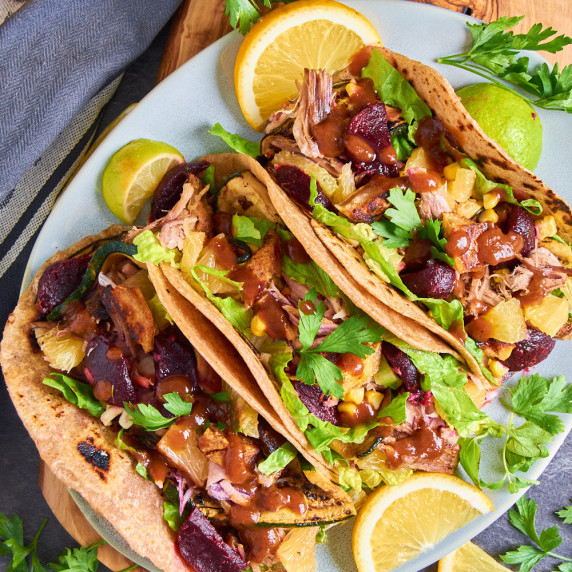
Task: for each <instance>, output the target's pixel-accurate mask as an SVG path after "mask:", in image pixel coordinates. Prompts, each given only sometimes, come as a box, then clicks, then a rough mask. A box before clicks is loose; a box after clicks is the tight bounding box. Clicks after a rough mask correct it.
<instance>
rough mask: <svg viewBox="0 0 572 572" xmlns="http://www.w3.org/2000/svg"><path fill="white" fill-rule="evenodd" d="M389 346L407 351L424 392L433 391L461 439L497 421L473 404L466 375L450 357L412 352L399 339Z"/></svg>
mask: <svg viewBox="0 0 572 572" xmlns="http://www.w3.org/2000/svg"><path fill="white" fill-rule="evenodd" d="M388 341H390V343H392V344H393V345H395V346H397V347H398V348H400V349H401V350H402V351H403V352H405V353H406V354H407V355H408V356H409V357H410V358H411V361H412V362H413V363H414V365H415V367H416V368H417V369H418V370H419V371H420V372H421V374H422V375H423V380H422V382H421V385H422V388H423V389H424V390H425V391H429V390H430V391H431V393H432V394H433V397H434V398H435V401H436V403H437V406H438V410H439V411H440V413H442V415H443V417H444V418H445V420H446V421H447V423H448V424H449V425H451V426H452V427H454V428H455V429H456V430H457V431H458V433H459V435H461V437H467V436H469V435H470V434H471V433H474V432H478V431H481V430H483V429H485V428H486V427H488V426H489V425H494V422H493V421H492V420H491V419H490V418H489V417H488V416H487V415H486V414H485V413H483V412H482V411H480V410H479V409H478V407H477V406H476V405H475V404H474V403H473V400H472V399H471V398H470V396H469V394H468V393H467V391H466V389H465V385H466V384H467V382H468V379H467V374H466V373H465V372H464V371H463V370H462V369H461V366H460V364H459V362H458V361H457V360H456V359H455V358H454V357H453V356H451V355H445V356H441V355H440V354H437V353H433V352H426V351H422V350H416V349H413V348H412V347H411V346H409V345H408V344H406V343H405V342H403V341H401V340H399V339H398V338H396V337H394V336H393V337H391V339H388Z"/></svg>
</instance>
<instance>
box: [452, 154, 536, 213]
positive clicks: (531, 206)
mask: <svg viewBox="0 0 572 572" xmlns="http://www.w3.org/2000/svg"><path fill="white" fill-rule="evenodd" d="M459 163H460V164H461V165H464V166H465V167H468V168H469V169H471V170H473V171H474V172H475V174H476V175H477V178H476V180H475V187H474V188H475V191H476V192H477V194H479V195H480V196H481V197H482V196H483V195H484V194H486V193H488V192H490V191H493V190H494V189H498V188H499V187H500V188H501V189H503V190H504V191H505V193H506V195H507V198H506V202H508V203H511V204H515V205H520V206H521V207H522V208H524V209H526V210H527V211H528V212H529V213H531V214H533V215H534V216H538V215H540V214H542V210H543V209H542V205H541V204H540V203H539V202H538V201H537V200H535V199H526V200H524V201H522V202H521V201H517V200H516V198H515V196H514V192H513V190H512V187H511V186H510V185H504V184H502V183H495V182H494V181H489V180H488V179H487V178H486V177H485V175H484V174H483V173H482V172H481V170H480V169H479V167H478V166H477V164H476V163H475V162H474V161H473V160H472V159H469V158H468V157H465V158H464V159H461V161H459Z"/></svg>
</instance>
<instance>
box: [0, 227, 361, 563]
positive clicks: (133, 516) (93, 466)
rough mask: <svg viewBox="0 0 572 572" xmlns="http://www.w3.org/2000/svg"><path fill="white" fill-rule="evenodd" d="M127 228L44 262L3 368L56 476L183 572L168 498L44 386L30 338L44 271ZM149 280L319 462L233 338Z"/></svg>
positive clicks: (239, 385)
mask: <svg viewBox="0 0 572 572" xmlns="http://www.w3.org/2000/svg"><path fill="white" fill-rule="evenodd" d="M124 230H125V228H124V227H120V226H113V227H111V228H109V229H107V230H105V231H103V232H102V233H100V234H99V235H96V236H90V237H87V238H84V239H83V240H81V241H80V242H78V243H76V244H74V245H73V246H71V247H70V248H68V249H66V250H63V251H61V252H59V253H58V254H56V255H55V256H53V257H52V258H50V260H48V261H47V262H46V263H45V264H44V265H43V267H42V268H41V269H40V271H39V272H38V274H37V275H36V277H35V278H34V280H33V282H32V284H31V285H30V286H29V287H28V289H27V290H26V291H25V292H24V294H23V295H22V297H21V298H20V300H19V302H18V305H17V307H16V309H15V310H14V312H13V313H12V314H11V315H10V316H9V318H8V321H7V324H6V329H5V330H4V337H3V340H2V344H1V349H0V363H1V365H2V370H3V373H4V377H5V379H6V385H7V387H8V391H9V393H10V396H11V398H12V401H13V402H14V405H15V407H16V409H17V411H18V414H19V415H20V417H21V419H22V421H23V422H24V425H25V427H26V429H27V430H28V432H29V433H30V435H31V437H32V438H33V440H34V442H35V443H36V446H37V448H38V451H39V453H40V456H41V457H42V459H43V460H44V462H45V463H47V465H48V466H49V467H50V469H51V470H52V471H53V473H54V474H55V475H56V477H57V478H58V479H59V480H61V481H62V482H63V483H64V484H65V485H66V486H67V487H69V488H71V489H74V490H76V491H77V492H78V493H80V494H81V496H82V497H83V498H84V499H85V500H86V501H87V502H88V503H89V505H90V506H91V507H92V508H93V510H94V511H95V512H97V513H98V514H100V515H101V516H103V517H104V518H105V519H106V520H107V521H108V522H109V523H110V524H111V525H112V526H113V527H114V528H115V530H116V531H117V532H118V533H119V534H120V535H121V536H122V537H123V538H124V539H125V540H126V541H127V542H128V544H129V546H130V547H131V548H132V549H133V551H134V552H136V553H137V554H139V555H140V556H142V557H144V558H148V559H149V560H151V561H152V562H153V563H154V564H155V565H156V566H158V567H159V568H162V569H164V570H168V571H169V572H171V571H173V572H178V571H184V570H185V571H186V570H189V566H188V565H187V564H186V563H185V562H184V561H183V560H182V559H181V558H180V556H179V554H178V552H177V551H176V549H175V545H174V540H175V536H174V533H173V531H172V530H171V529H170V528H169V527H168V525H167V524H166V522H165V521H164V519H163V498H162V496H161V493H160V491H159V489H158V488H157V487H156V485H155V484H153V483H151V482H149V481H147V480H145V479H143V478H141V477H140V476H139V475H138V474H137V473H136V472H135V470H134V460H133V458H132V457H131V456H130V455H129V454H128V453H126V452H125V451H122V450H121V449H119V448H118V446H117V433H116V432H115V431H113V430H112V429H110V428H108V427H105V426H103V424H102V423H101V422H100V421H99V419H96V418H94V417H92V416H91V415H90V414H89V413H87V412H86V411H84V410H82V409H79V408H78V407H76V406H75V405H72V404H71V403H69V402H68V401H67V400H66V399H64V398H63V396H62V395H61V393H60V392H58V391H56V390H54V389H52V388H50V387H48V386H46V385H44V384H42V379H43V378H44V377H46V376H47V375H48V374H49V373H50V372H51V371H53V368H50V366H49V364H48V363H47V361H46V360H45V359H44V357H43V355H42V353H41V351H40V350H39V349H38V348H37V347H36V346H35V344H33V343H32V338H31V337H30V333H31V324H32V323H33V322H34V321H35V320H37V317H38V310H37V307H36V303H35V299H36V293H37V289H38V282H39V279H40V276H41V275H42V273H43V271H44V269H45V268H46V267H47V266H49V265H50V264H52V263H54V262H57V261H59V260H63V259H66V258H68V257H70V256H72V255H73V254H75V253H77V252H78V251H80V250H82V249H84V248H86V247H88V246H90V245H91V244H93V243H94V242H99V241H101V240H102V239H107V238H111V237H113V236H115V235H117V234H119V233H121V232H122V231H124ZM149 275H150V279H151V281H152V282H153V284H154V286H155V289H156V291H157V294H158V296H159V299H160V300H161V303H162V304H163V305H164V306H165V308H166V309H167V311H168V312H169V314H170V315H171V316H172V317H173V318H174V319H175V320H176V323H177V325H178V326H179V328H180V329H181V331H182V332H183V334H184V335H185V336H186V337H187V338H188V339H189V340H190V341H191V343H192V344H193V346H194V347H195V348H196V349H197V351H199V353H201V355H203V357H204V358H205V359H206V360H207V361H208V362H209V363H210V364H211V365H212V367H213V368H214V369H215V371H216V372H217V373H218V374H219V375H220V376H221V377H222V378H223V379H224V380H225V381H226V382H227V383H228V384H229V385H230V386H231V387H232V388H233V389H234V390H235V391H237V393H238V394H239V395H240V396H241V397H242V398H243V399H244V400H245V401H246V402H248V403H249V405H250V406H251V407H253V408H254V409H255V410H257V411H258V412H259V413H260V414H262V415H263V416H264V417H265V418H266V419H267V420H268V422H269V423H270V424H271V425H272V426H273V427H274V429H276V430H277V431H279V432H280V433H281V434H283V435H285V436H286V437H287V438H288V439H289V440H291V441H292V442H293V444H294V445H296V447H297V448H298V450H300V452H302V453H303V454H304V455H305V456H306V457H307V458H308V460H309V461H311V462H315V459H314V458H313V457H312V456H311V455H309V454H308V453H307V449H306V448H305V447H303V446H302V445H301V444H300V443H297V442H296V441H295V440H294V439H293V438H292V436H291V435H290V434H289V432H287V431H286V430H285V428H284V424H283V423H282V422H281V421H280V419H279V418H278V416H277V414H276V413H275V411H274V410H273V409H272V408H271V407H270V405H269V404H268V402H267V400H266V399H265V397H264V396H263V395H262V392H261V391H260V389H259V387H258V385H257V384H256V382H255V380H254V379H253V378H252V375H251V373H250V371H249V370H248V368H247V367H246V365H245V363H244V362H243V360H241V358H240V357H239V356H238V355H237V353H236V350H235V349H234V348H233V347H232V345H231V344H230V343H229V342H228V340H227V339H225V337H224V336H223V335H222V334H221V333H220V332H219V331H217V330H216V329H215V328H214V327H213V325H212V324H211V323H210V322H208V321H207V320H206V319H205V318H204V317H203V316H202V315H201V314H200V313H199V312H197V311H196V310H195V309H194V308H192V307H191V306H190V305H189V303H188V302H187V301H186V300H185V299H184V298H183V297H182V296H181V295H180V294H178V292H176V291H174V289H173V288H172V286H171V285H170V284H169V283H168V282H167V281H166V279H165V277H164V276H163V274H162V273H161V271H160V270H159V269H158V268H156V267H153V266H150V267H149ZM322 472H324V471H323V469H322ZM324 473H325V472H324ZM325 474H327V473H325ZM317 478H320V477H317ZM321 483H323V486H322V488H323V489H324V490H326V491H327V492H328V493H330V494H333V492H335V496H336V498H337V499H338V500H339V502H340V503H347V504H348V506H350V505H351V500H350V499H349V497H348V496H347V494H346V493H345V492H344V491H342V490H341V489H339V487H336V489H335V490H334V489H333V488H332V487H333V485H331V484H327V483H328V481H327V480H326V479H324V478H323V477H322V479H321Z"/></svg>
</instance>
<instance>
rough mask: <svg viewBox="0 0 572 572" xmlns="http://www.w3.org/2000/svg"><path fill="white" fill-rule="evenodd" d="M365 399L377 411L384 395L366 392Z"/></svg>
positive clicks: (376, 392) (377, 392)
mask: <svg viewBox="0 0 572 572" xmlns="http://www.w3.org/2000/svg"><path fill="white" fill-rule="evenodd" d="M365 398H366V399H367V400H368V402H369V403H370V404H371V405H373V406H374V407H375V409H379V406H380V405H381V402H382V401H383V393H379V391H366V392H365Z"/></svg>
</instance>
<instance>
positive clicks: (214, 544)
mask: <svg viewBox="0 0 572 572" xmlns="http://www.w3.org/2000/svg"><path fill="white" fill-rule="evenodd" d="M175 544H176V546H177V548H178V550H179V553H180V554H181V556H182V557H183V559H184V560H185V561H186V562H187V563H188V564H189V566H190V567H191V568H192V569H193V570H194V571H195V572H212V571H213V570H216V571H217V572H242V571H243V570H246V569H247V568H248V563H247V562H245V561H244V559H243V558H242V556H240V554H239V553H238V552H237V551H236V550H233V549H232V548H231V547H230V546H229V545H228V544H227V543H226V542H225V541H224V540H223V539H222V536H221V535H220V534H219V533H218V532H217V530H216V528H215V527H214V526H213V525H212V524H211V523H210V522H209V520H208V518H207V517H206V516H204V514H203V513H202V512H201V511H200V510H199V509H198V508H197V507H194V508H193V509H192V510H191V513H190V514H189V516H188V518H187V520H185V522H184V523H183V525H182V526H181V529H180V530H179V534H178V536H177V540H176V542H175Z"/></svg>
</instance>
